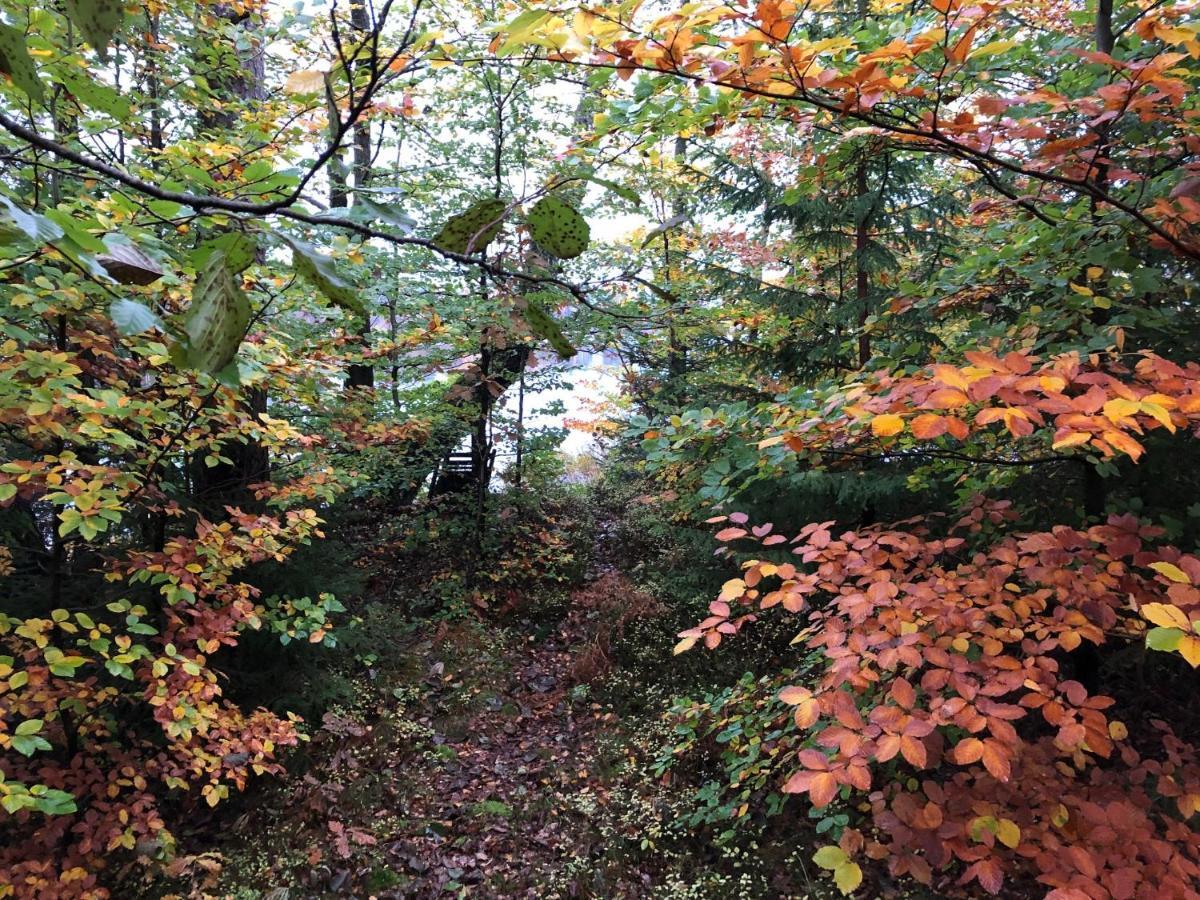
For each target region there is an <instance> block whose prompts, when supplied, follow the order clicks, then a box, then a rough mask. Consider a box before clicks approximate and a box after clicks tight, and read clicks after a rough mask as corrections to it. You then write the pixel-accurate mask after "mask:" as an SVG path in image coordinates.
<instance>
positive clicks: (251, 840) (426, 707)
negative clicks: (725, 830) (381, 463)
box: [144, 546, 828, 900]
mask: <svg viewBox="0 0 1200 900" xmlns="http://www.w3.org/2000/svg"><path fill="white" fill-rule="evenodd" d="M589 555H590V556H591V565H590V569H589V571H588V572H587V574H586V576H585V577H584V578H583V579H581V580H580V582H579V583H578V584H576V585H575V586H574V588H573V589H566V590H563V589H561V588H554V589H552V590H550V591H548V592H547V594H546V596H544V597H540V598H523V600H522V602H521V604H520V608H519V609H517V610H510V611H505V610H503V609H500V610H489V611H487V612H486V613H485V614H483V615H480V616H466V617H455V618H446V619H442V620H441V621H438V620H437V617H436V616H435V617H432V618H421V617H416V618H414V617H413V616H412V615H411V614H408V613H405V612H403V611H401V607H399V606H398V605H397V604H395V603H394V602H392V600H391V597H390V595H389V592H391V591H393V590H394V589H395V588H396V581H395V580H394V579H393V580H391V583H390V585H389V586H388V587H387V588H386V589H379V590H378V593H379V594H380V596H377V597H375V598H373V599H371V598H365V599H364V600H363V602H360V603H359V608H360V610H361V615H362V622H361V626H360V629H361V632H362V634H363V635H364V636H365V638H367V640H366V641H364V646H366V647H370V648H371V649H372V651H373V652H370V653H367V654H363V653H361V652H360V653H353V652H352V651H350V650H343V651H342V653H343V656H351V657H352V658H353V659H354V665H353V667H352V671H348V672H346V673H344V674H343V675H339V674H338V673H337V672H330V673H329V677H331V678H334V679H338V678H341V679H343V680H345V681H346V682H347V683H348V685H349V688H350V694H351V695H352V699H351V700H350V701H349V702H345V703H339V704H333V705H332V706H331V707H330V708H329V709H328V711H326V712H325V713H324V715H323V717H322V718H321V721H320V722H319V723H316V722H310V723H309V725H308V730H309V732H310V734H311V740H310V741H309V742H308V743H306V744H305V745H304V746H303V747H302V749H301V750H300V751H299V752H298V753H297V754H296V758H295V759H294V760H293V762H292V764H291V765H290V766H289V775H288V777H287V778H286V779H284V780H281V781H279V782H276V783H274V784H271V785H269V786H266V787H261V786H260V787H257V788H252V789H251V791H250V792H249V793H248V794H246V795H244V796H243V797H242V798H239V799H238V800H236V801H234V802H233V803H231V804H229V805H228V808H225V807H226V805H224V804H223V805H222V808H221V809H218V810H216V811H214V812H213V813H211V814H209V813H208V811H207V810H202V811H199V812H198V815H197V817H196V818H195V819H194V821H192V822H191V824H190V828H189V830H188V831H187V832H184V833H181V834H180V835H179V837H180V844H181V847H182V848H185V849H190V850H191V851H192V853H191V855H186V856H185V855H181V856H180V857H178V858H177V859H176V862H175V863H174V864H173V865H172V866H171V867H169V872H170V873H171V874H172V875H174V876H175V877H174V878H172V879H171V880H170V881H169V882H168V883H164V881H163V880H159V881H157V882H156V883H155V884H154V885H153V886H152V888H151V889H150V890H148V891H145V892H144V895H145V896H153V897H160V898H162V897H185V896H186V897H223V898H234V900H298V898H309V897H356V898H358V897H361V898H369V897H378V898H381V900H383V898H434V897H459V896H470V897H537V898H556V897H562V898H568V897H597V898H599V897H604V898H617V897H629V898H641V897H663V898H668V897H671V898H675V897H678V898H684V897H785V896H786V897H796V898H804V897H814V898H815V897H825V896H828V894H827V893H826V892H824V891H823V890H821V889H820V886H819V885H816V884H813V883H812V882H809V879H808V876H807V874H804V873H803V872H802V871H801V870H802V869H803V863H800V864H799V865H797V863H796V859H797V858H799V857H798V855H794V856H792V857H789V858H787V859H786V860H785V859H784V858H783V857H780V858H779V859H778V860H776V863H775V864H776V865H778V866H780V867H781V868H780V871H785V870H786V871H788V875H787V888H784V887H782V886H781V887H780V889H778V890H776V889H774V888H772V889H769V890H765V891H764V890H763V889H762V888H761V886H760V887H759V888H758V889H754V890H748V889H747V888H746V887H745V885H746V884H748V883H749V882H748V880H747V879H748V875H747V874H746V873H744V872H742V870H741V868H740V867H742V866H743V865H744V864H745V865H746V866H758V867H760V868H761V865H762V862H761V860H757V859H755V860H747V861H745V862H743V861H742V860H740V859H734V860H730V859H729V858H724V859H722V858H720V857H721V854H720V851H715V850H713V849H712V848H709V847H707V846H705V845H704V844H703V843H701V844H699V845H697V844H696V842H695V841H693V842H692V843H691V845H690V846H688V847H685V848H679V847H677V846H674V845H672V841H671V838H670V835H669V834H668V832H669V831H670V829H671V826H672V824H673V823H675V822H676V821H677V820H678V819H679V817H680V809H682V808H683V805H684V804H685V802H686V798H687V796H688V793H689V791H688V789H681V788H680V787H678V786H672V785H670V784H669V783H668V781H667V779H665V778H662V777H659V776H656V775H655V774H654V761H655V756H656V754H657V753H658V752H660V750H661V748H662V747H663V746H666V745H668V744H669V741H670V730H669V725H667V724H666V723H665V720H664V718H663V716H662V712H661V710H660V711H659V712H657V713H654V714H652V715H650V716H641V717H639V716H636V715H631V714H630V712H629V710H628V708H626V707H627V706H628V704H622V703H620V702H619V701H618V702H616V703H614V702H613V700H612V696H611V695H610V694H607V693H605V692H604V691H596V690H593V688H592V685H593V684H594V683H595V684H598V683H600V682H601V681H604V680H605V679H612V678H617V679H620V678H621V677H622V673H621V672H620V671H619V670H615V669H614V668H613V662H612V660H611V658H610V653H609V650H610V643H612V642H613V641H615V640H616V639H617V638H618V637H619V635H620V634H621V633H623V631H624V629H625V626H626V625H627V624H629V623H630V622H632V621H634V620H636V619H637V618H639V617H646V616H652V615H654V614H655V613H656V612H658V610H657V608H656V605H655V603H654V601H653V600H651V599H650V598H649V597H648V596H647V595H646V594H644V593H642V592H640V591H638V590H637V589H636V587H635V585H634V583H633V581H632V580H631V579H630V577H629V576H628V575H627V574H625V573H623V572H621V571H620V570H619V569H618V568H617V567H616V566H615V565H613V564H612V563H609V562H607V561H606V558H607V557H608V556H609V553H608V548H607V547H606V546H601V547H599V548H598V550H597V548H593V552H591V553H590V554H589ZM377 562H378V560H377V559H376V560H371V561H369V564H370V565H372V566H374V565H376V564H377ZM408 577H409V578H410V579H411V577H412V573H408ZM386 581H388V580H387V579H378V578H377V579H374V582H373V583H374V584H376V585H379V584H381V583H383V582H386ZM663 652H664V654H665V655H666V656H667V657H668V658H669V653H670V648H669V646H667V647H665V648H664V651H663ZM634 690H635V691H636V690H637V687H636V685H635V687H634ZM597 698H600V699H601V702H597ZM645 705H646V706H653V702H650V703H647V704H645ZM788 843H789V850H788V852H789V853H791V852H792V850H794V849H797V848H794V847H793V846H792V843H791V841H789V842H788ZM199 848H207V849H206V850H204V851H203V852H196V851H197V850H198V849H199ZM714 863H715V864H716V865H715V866H714ZM706 868H711V869H712V871H709V872H705V871H704V870H705V869H706ZM718 869H719V870H720V871H717V870H718ZM698 872H699V873H700V874H699V875H697V873H698ZM739 872H741V875H740V877H739ZM798 878H799V879H801V883H802V884H803V886H804V888H805V889H804V890H802V891H797V890H794V887H795V885H796V879H798ZM756 880H757V881H758V882H761V878H760V877H756ZM700 882H703V884H702V885H701V884H700Z"/></svg>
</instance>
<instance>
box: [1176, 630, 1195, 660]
mask: <svg viewBox="0 0 1200 900" xmlns="http://www.w3.org/2000/svg"><path fill="white" fill-rule="evenodd" d="M1177 649H1178V650H1179V653H1180V655H1181V656H1182V657H1183V658H1184V659H1186V660H1187V661H1188V664H1189V665H1190V666H1191V667H1192V668H1193V669H1195V668H1196V667H1197V666H1200V638H1197V637H1192V635H1190V634H1185V635H1184V636H1183V637H1182V638H1180V640H1179V647H1178V648H1177Z"/></svg>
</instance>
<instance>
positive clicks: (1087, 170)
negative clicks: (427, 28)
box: [518, 0, 1200, 254]
mask: <svg viewBox="0 0 1200 900" xmlns="http://www.w3.org/2000/svg"><path fill="white" fill-rule="evenodd" d="M882 6H883V8H882V9H881V10H880V11H879V12H878V13H877V14H878V15H879V16H880V17H881V18H882V17H886V16H889V15H891V16H895V17H897V19H898V20H899V21H898V22H897V24H898V25H903V26H904V27H903V28H895V29H892V33H893V34H900V35H902V36H898V37H896V38H894V39H893V40H891V41H890V42H888V43H886V44H884V45H882V46H860V45H859V43H858V40H857V39H856V38H855V37H854V36H851V34H849V33H847V29H846V26H845V16H844V13H842V12H840V11H839V10H838V9H836V8H834V5H833V4H832V3H830V2H828V0H815V2H804V3H799V2H794V0H757V2H747V3H732V4H722V5H715V4H714V5H708V4H700V3H691V4H686V5H683V6H680V7H679V8H677V9H673V10H671V11H668V12H667V13H665V14H661V15H657V16H656V17H655V18H653V19H649V20H645V21H643V20H642V19H639V18H638V16H637V9H638V7H637V6H636V5H635V7H633V11H630V9H629V8H628V7H613V8H610V9H604V10H600V11H598V12H597V11H593V10H592V9H583V8H581V9H580V10H579V12H578V13H577V14H576V15H575V17H574V20H573V21H572V22H571V23H569V24H568V23H566V21H565V20H564V19H562V18H557V17H555V18H553V19H551V20H550V21H549V22H548V23H547V24H546V25H545V26H544V27H543V28H542V29H541V30H540V31H538V30H535V31H534V32H533V33H531V34H524V33H522V34H521V35H519V38H518V42H520V41H521V40H525V41H538V42H540V43H543V44H544V45H548V46H553V47H557V48H558V49H557V51H556V52H555V53H554V54H553V55H554V56H556V57H557V58H562V59H565V60H573V59H576V58H577V57H580V56H587V57H588V58H589V59H590V61H591V62H592V63H593V64H600V65H607V66H612V67H614V68H615V69H616V70H617V71H618V73H619V74H620V76H621V77H622V78H629V77H631V76H632V75H633V74H634V73H635V72H637V71H639V70H646V71H652V72H666V73H670V74H672V75H675V76H677V77H681V78H684V79H686V80H690V81H693V82H697V83H713V84H718V85H721V86H723V87H727V88H731V89H733V90H735V91H738V92H740V93H742V94H743V95H744V96H745V98H746V99H747V101H748V103H749V104H754V103H758V102H764V101H765V102H768V103H771V104H774V105H775V106H776V107H777V109H779V111H780V112H782V114H783V115H784V116H786V117H791V118H794V119H796V120H801V119H803V118H805V117H806V116H808V115H810V111H811V109H812V108H814V107H815V108H818V109H822V110H825V111H826V112H830V113H834V114H837V115H849V116H852V117H854V118H855V119H857V120H859V121H860V122H862V123H863V124H865V125H867V126H868V127H872V128H875V129H877V130H879V131H880V132H883V133H886V134H888V135H889V136H890V137H891V138H892V139H894V140H899V141H907V142H915V143H918V144H929V145H936V146H937V147H939V148H941V149H946V150H948V151H949V152H951V153H953V154H956V155H959V154H961V153H963V152H966V153H967V154H971V155H974V156H975V158H976V159H979V160H984V161H987V163H988V164H995V163H997V161H999V160H1002V163H1001V165H1002V166H1003V168H1007V169H1009V170H1010V171H1013V172H1016V173H1020V174H1024V175H1036V176H1039V177H1040V176H1043V175H1047V176H1050V177H1049V179H1048V181H1050V182H1053V183H1054V184H1053V185H1052V188H1051V190H1052V192H1053V191H1056V190H1058V186H1068V187H1069V188H1071V189H1078V188H1085V189H1086V187H1087V186H1088V184H1089V182H1091V181H1093V180H1094V178H1095V176H1096V173H1097V170H1098V168H1103V169H1105V170H1106V171H1107V175H1106V177H1107V178H1113V179H1117V178H1119V179H1121V180H1122V181H1123V182H1125V183H1136V182H1140V181H1143V180H1144V179H1146V178H1148V177H1155V176H1156V174H1158V173H1156V172H1155V167H1154V166H1147V165H1146V163H1147V161H1148V160H1150V159H1153V155H1152V154H1147V153H1146V152H1145V148H1143V147H1140V146H1137V145H1123V144H1121V139H1120V137H1118V136H1117V135H1118V133H1119V132H1118V129H1116V128H1114V125H1115V124H1116V123H1118V122H1122V123H1124V122H1128V123H1131V124H1132V123H1139V124H1151V125H1153V127H1155V128H1156V129H1161V130H1163V131H1164V132H1168V133H1170V134H1172V135H1173V137H1172V138H1171V139H1169V141H1168V143H1170V144H1175V145H1178V146H1187V147H1191V148H1193V149H1194V148H1195V146H1196V145H1197V143H1198V142H1200V135H1198V134H1197V131H1196V128H1195V121H1194V117H1192V116H1190V115H1188V114H1187V113H1186V112H1185V110H1186V109H1187V103H1186V98H1187V97H1188V95H1189V93H1190V91H1191V90H1192V89H1193V84H1192V79H1193V77H1194V76H1191V75H1190V74H1189V72H1188V71H1187V69H1186V68H1185V67H1184V66H1181V65H1180V64H1181V63H1182V62H1185V61H1187V60H1188V58H1189V57H1191V58H1192V59H1198V58H1200V29H1197V28H1196V27H1195V24H1194V22H1190V21H1189V19H1188V17H1189V16H1194V5H1193V4H1190V3H1182V2H1180V3H1166V4H1155V5H1154V6H1153V7H1151V8H1150V9H1147V10H1143V11H1142V12H1141V13H1140V14H1139V15H1138V16H1137V17H1136V18H1135V19H1134V20H1133V24H1134V28H1133V32H1134V33H1136V34H1137V36H1138V37H1139V38H1140V39H1141V41H1142V42H1143V43H1142V45H1141V46H1140V47H1139V48H1138V50H1137V52H1134V53H1124V54H1120V55H1121V56H1123V57H1128V58H1120V59H1118V58H1116V57H1114V56H1112V55H1109V54H1106V53H1101V52H1097V51H1096V49H1095V46H1094V41H1095V39H1094V35H1093V33H1092V29H1091V28H1090V27H1087V26H1085V25H1083V24H1081V23H1079V22H1076V21H1073V20H1072V19H1071V17H1068V16H1066V15H1064V14H1063V13H1064V11H1065V8H1060V5H1058V4H1048V3H1045V2H1043V0H1025V2H1020V3H1011V2H1008V3H999V2H994V0H990V2H972V3H968V2H965V0H929V2H928V3H920V4H916V3H914V4H900V3H892V4H883V5H882ZM1014 21H1016V22H1020V23H1021V26H1020V27H1018V26H1016V25H1014V24H1013V23H1014ZM814 26H815V27H814ZM814 33H818V34H827V35H830V34H831V35H833V36H831V37H824V38H822V39H820V40H812V39H811V38H810V36H811V35H812V34H814ZM1042 36H1048V37H1052V38H1053V39H1054V41H1053V42H1054V43H1055V44H1057V45H1058V46H1071V45H1072V44H1074V49H1073V50H1072V51H1071V52H1069V53H1066V54H1063V55H1062V57H1061V60H1062V62H1061V63H1060V62H1059V61H1058V60H1051V62H1052V64H1058V65H1065V64H1068V63H1069V64H1071V65H1075V66H1078V65H1080V63H1081V62H1082V63H1083V64H1090V65H1091V66H1094V67H1096V70H1097V71H1098V72H1100V73H1102V74H1103V77H1097V78H1096V79H1095V80H1094V81H1093V82H1092V84H1091V85H1090V86H1088V87H1087V88H1085V89H1083V90H1081V91H1080V92H1079V93H1078V94H1066V93H1062V92H1061V91H1059V90H1058V89H1057V88H1056V86H1055V84H1054V83H1055V81H1056V79H1054V78H1053V77H1051V74H1050V73H1047V74H1046V76H1045V77H1046V80H1047V84H1046V85H1044V86H1042V85H1037V84H1034V85H1030V86H1028V89H1026V90H1024V91H1023V92H1020V91H1017V90H1015V89H1014V87H1013V84H1012V81H1011V79H1009V78H1008V77H1007V73H1008V71H1010V69H1011V63H1010V61H1009V59H1008V54H1010V53H1011V52H1013V51H1014V50H1019V48H1020V47H1022V46H1023V45H1025V44H1026V43H1028V42H1029V41H1030V40H1033V39H1036V38H1038V37H1042ZM947 97H954V98H955V100H957V101H959V102H953V103H948V102H944V101H945V98H947ZM960 98H961V99H960ZM792 101H803V102H802V103H801V104H794V103H793V102H792ZM885 108H886V109H887V110H888V112H886V113H883V114H880V113H879V112H878V110H879V109H885ZM1014 108H1017V109H1019V113H1015V114H1014V113H1013V112H1012V110H1013V109H1014ZM900 109H902V110H903V114H899V113H898V112H897V110H900ZM747 114H748V115H753V114H754V113H753V112H752V111H748V112H747ZM736 115H737V114H736V113H735V114H734V117H736ZM722 124H723V123H722ZM1166 145H1167V144H1164V145H1163V146H1166ZM1124 212H1128V210H1124ZM1143 212H1144V214H1145V216H1146V218H1147V220H1148V221H1153V222H1155V223H1156V233H1155V234H1153V235H1152V237H1151V240H1152V241H1154V242H1156V243H1158V244H1160V245H1162V246H1166V247H1168V248H1169V249H1172V250H1175V251H1177V252H1187V253H1189V254H1195V253H1200V243H1197V241H1196V239H1195V232H1194V229H1195V226H1196V224H1197V223H1200V203H1197V202H1196V200H1195V199H1193V198H1192V197H1191V196H1190V195H1188V194H1185V195H1182V196H1180V195H1178V194H1177V193H1176V192H1170V196H1161V197H1154V196H1153V195H1151V196H1150V200H1149V202H1148V203H1147V205H1146V208H1145V210H1143Z"/></svg>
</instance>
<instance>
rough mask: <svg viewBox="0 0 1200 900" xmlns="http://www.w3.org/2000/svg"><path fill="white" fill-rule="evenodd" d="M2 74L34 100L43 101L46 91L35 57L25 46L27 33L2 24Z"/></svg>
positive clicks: (0, 23)
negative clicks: (34, 62)
mask: <svg viewBox="0 0 1200 900" xmlns="http://www.w3.org/2000/svg"><path fill="white" fill-rule="evenodd" d="M0 72H3V73H5V74H6V75H8V76H9V77H10V78H12V80H13V84H15V85H16V86H17V87H19V88H20V89H21V90H23V91H24V92H25V93H26V94H28V95H29V96H30V97H32V98H33V99H34V100H42V99H44V98H45V96H46V91H45V89H44V88H43V87H42V83H41V82H40V81H38V77H37V69H36V68H35V67H34V65H33V57H31V56H30V55H29V50H28V48H27V47H26V46H25V33H24V32H23V31H21V30H20V29H19V28H14V27H13V26H11V25H5V24H4V23H2V22H0Z"/></svg>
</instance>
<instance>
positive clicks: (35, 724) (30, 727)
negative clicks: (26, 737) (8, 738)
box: [13, 719, 42, 734]
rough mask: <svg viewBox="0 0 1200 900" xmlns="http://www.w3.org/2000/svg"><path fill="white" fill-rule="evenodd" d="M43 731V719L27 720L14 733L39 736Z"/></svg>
mask: <svg viewBox="0 0 1200 900" xmlns="http://www.w3.org/2000/svg"><path fill="white" fill-rule="evenodd" d="M41 730H42V720H41V719H26V720H25V721H24V722H22V723H21V724H20V725H18V726H17V728H16V731H14V732H13V733H14V734H37V733H38V732H39V731H41Z"/></svg>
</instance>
